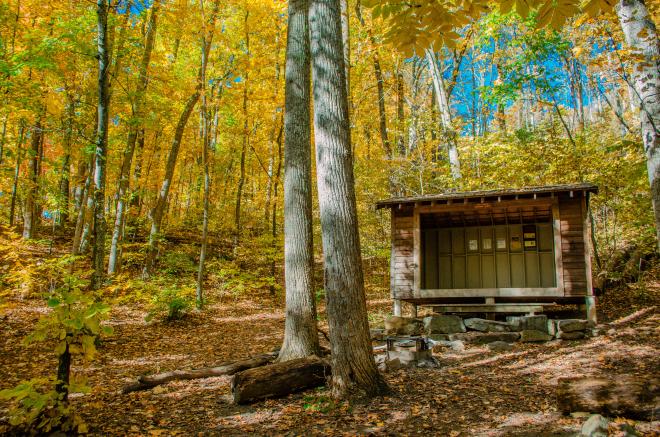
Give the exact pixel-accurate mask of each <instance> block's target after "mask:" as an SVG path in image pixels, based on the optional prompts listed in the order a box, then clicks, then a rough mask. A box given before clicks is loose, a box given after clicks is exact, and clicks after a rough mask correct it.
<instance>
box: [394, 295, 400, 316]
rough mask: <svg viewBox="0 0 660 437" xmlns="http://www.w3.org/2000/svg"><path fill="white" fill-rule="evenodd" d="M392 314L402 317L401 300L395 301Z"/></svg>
mask: <svg viewBox="0 0 660 437" xmlns="http://www.w3.org/2000/svg"><path fill="white" fill-rule="evenodd" d="M392 313H393V314H394V315H395V316H398V317H401V300H400V299H394V308H393V309H392Z"/></svg>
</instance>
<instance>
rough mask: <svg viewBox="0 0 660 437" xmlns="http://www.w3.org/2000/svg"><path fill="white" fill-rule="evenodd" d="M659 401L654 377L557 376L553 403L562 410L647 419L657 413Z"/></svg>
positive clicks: (658, 384) (659, 392)
mask: <svg viewBox="0 0 660 437" xmlns="http://www.w3.org/2000/svg"><path fill="white" fill-rule="evenodd" d="M659 401H660V380H658V379H657V378H641V377H636V376H632V375H624V376H618V377H616V379H611V378H590V377H586V378H574V377H573V378H561V379H559V385H558V387H557V404H558V407H559V410H560V411H562V412H563V413H564V414H569V413H572V412H577V411H582V412H588V413H599V414H602V415H604V416H621V417H626V418H630V419H641V420H650V419H651V418H652V417H656V418H657V417H658V415H659V414H660V403H659Z"/></svg>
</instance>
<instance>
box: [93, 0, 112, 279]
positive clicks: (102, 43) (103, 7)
mask: <svg viewBox="0 0 660 437" xmlns="http://www.w3.org/2000/svg"><path fill="white" fill-rule="evenodd" d="M96 5H97V7H96V15H97V20H98V22H97V26H98V37H97V39H98V55H97V56H98V60H99V74H98V93H99V96H98V99H99V100H98V128H97V133H96V135H97V136H96V153H95V167H94V248H93V252H92V266H93V268H94V275H93V277H92V288H93V289H95V290H98V289H99V288H101V285H102V284H103V280H104V273H105V271H104V267H105V266H104V264H105V263H104V257H105V231H106V221H105V180H106V172H105V169H106V167H105V164H106V160H107V156H108V120H109V111H108V106H109V103H110V97H109V86H108V85H109V75H108V68H109V66H110V65H109V64H110V62H109V59H110V56H109V42H108V10H109V5H108V1H107V0H98V1H97V3H96Z"/></svg>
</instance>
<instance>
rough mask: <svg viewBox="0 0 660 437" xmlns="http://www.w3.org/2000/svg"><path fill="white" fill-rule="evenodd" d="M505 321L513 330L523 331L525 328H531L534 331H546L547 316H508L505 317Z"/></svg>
mask: <svg viewBox="0 0 660 437" xmlns="http://www.w3.org/2000/svg"><path fill="white" fill-rule="evenodd" d="M506 321H507V323H508V324H509V325H510V326H511V328H512V330H513V331H524V330H526V329H533V330H536V331H542V332H548V334H551V333H550V332H549V331H548V316H546V315H536V316H509V317H507V318H506Z"/></svg>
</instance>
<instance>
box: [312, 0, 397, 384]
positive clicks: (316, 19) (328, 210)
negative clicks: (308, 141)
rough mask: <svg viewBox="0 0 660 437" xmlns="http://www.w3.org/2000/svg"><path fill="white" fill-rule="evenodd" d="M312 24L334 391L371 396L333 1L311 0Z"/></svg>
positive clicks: (371, 365) (376, 378)
mask: <svg viewBox="0 0 660 437" xmlns="http://www.w3.org/2000/svg"><path fill="white" fill-rule="evenodd" d="M310 29H311V53H312V71H313V77H314V85H313V90H314V132H315V143H316V163H317V172H316V174H317V184H318V193H319V194H318V197H319V206H320V215H321V230H322V235H323V253H324V265H325V289H326V296H327V304H328V306H327V314H328V322H329V326H330V344H331V350H332V369H333V372H332V392H333V395H335V396H337V397H344V396H348V395H351V394H358V395H359V394H366V395H376V394H379V393H382V392H383V391H384V390H385V389H386V384H385V381H384V380H383V378H382V376H381V375H380V374H379V373H378V369H377V368H376V363H375V361H374V357H373V355H372V351H371V339H370V337H369V324H368V322H367V307H366V299H365V295H364V278H363V273H362V258H361V255H360V237H359V232H358V221H357V207H356V200H355V179H354V176H353V156H352V153H351V152H352V150H351V139H350V127H349V117H348V96H347V94H346V77H345V74H346V70H345V68H344V58H343V47H342V34H341V11H340V4H339V0H312V1H311V7H310Z"/></svg>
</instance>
